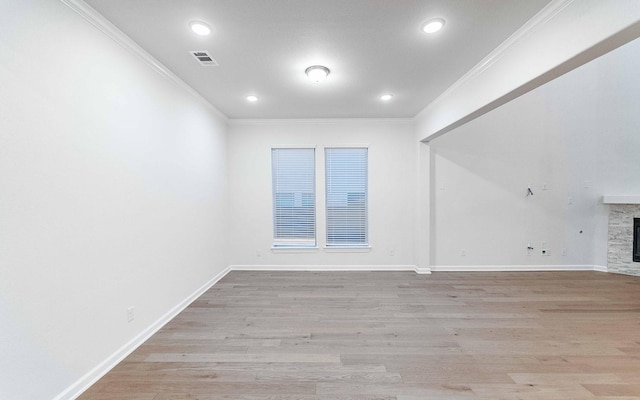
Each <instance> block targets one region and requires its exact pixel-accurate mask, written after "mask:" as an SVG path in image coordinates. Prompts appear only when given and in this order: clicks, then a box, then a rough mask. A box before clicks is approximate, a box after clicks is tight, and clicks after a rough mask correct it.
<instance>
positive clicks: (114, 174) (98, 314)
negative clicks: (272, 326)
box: [0, 0, 228, 400]
mask: <svg viewBox="0 0 640 400" xmlns="http://www.w3.org/2000/svg"><path fill="white" fill-rule="evenodd" d="M0 49H1V51H0V327H1V328H0V354H1V355H2V356H0V398H2V399H12V400H18V399H38V400H41V399H51V398H53V397H55V396H56V395H58V394H59V393H61V392H62V391H63V390H65V388H68V387H70V385H72V384H73V383H74V382H76V381H77V380H78V379H80V378H81V377H82V376H83V375H84V374H86V373H87V372H89V371H90V370H91V369H92V368H94V367H95V366H96V365H98V364H99V363H100V362H102V361H104V360H105V359H107V358H108V357H109V356H111V355H112V354H113V353H114V352H115V351H116V350H117V349H119V348H120V347H121V346H122V345H124V344H125V343H127V342H128V341H129V340H131V339H132V338H134V337H135V336H136V335H138V334H139V333H140V332H143V331H144V330H145V329H146V328H147V327H149V326H150V325H151V324H152V323H154V321H156V320H158V319H159V318H160V317H161V316H163V315H164V314H165V313H167V311H169V310H170V309H171V308H172V307H174V306H176V305H177V304H179V303H180V302H181V301H183V300H184V299H185V298H187V297H188V296H189V295H190V294H191V293H193V292H194V291H195V290H196V289H198V288H200V287H201V286H202V285H203V284H204V283H205V282H207V281H208V280H210V279H211V278H212V277H214V276H215V275H216V274H217V273H219V272H220V271H222V270H223V269H224V268H225V267H226V266H227V265H228V262H227V257H226V246H225V245H226V233H225V226H226V219H225V217H226V209H227V192H226V120H225V119H224V118H221V117H220V116H219V114H218V113H217V112H215V110H213V109H212V108H211V107H210V106H206V105H204V103H202V102H201V101H199V100H197V99H196V98H195V97H194V96H192V95H191V94H189V93H188V92H187V91H185V90H184V89H183V88H181V87H179V85H176V84H175V83H174V82H172V81H170V80H168V79H167V78H166V77H163V76H162V75H160V74H158V73H156V72H154V70H153V69H151V68H150V67H149V65H147V64H146V63H145V62H143V61H142V60H141V59H140V58H139V57H137V56H136V55H134V54H132V53H131V52H129V51H127V50H125V49H124V48H123V47H121V46H120V45H118V44H117V43H116V42H115V41H113V40H112V39H110V38H108V37H107V36H105V35H104V34H103V33H101V32H100V31H99V30H98V29H96V28H95V27H94V26H92V25H91V24H89V23H88V22H87V21H85V20H84V19H83V18H81V17H80V16H79V15H77V14H76V13H74V12H73V11H72V10H71V9H70V8H68V7H66V6H65V5H64V4H63V3H61V2H60V1H51V0H21V1H4V2H0ZM129 306H134V307H135V319H134V321H133V322H131V323H128V322H127V319H126V309H127V307H129Z"/></svg>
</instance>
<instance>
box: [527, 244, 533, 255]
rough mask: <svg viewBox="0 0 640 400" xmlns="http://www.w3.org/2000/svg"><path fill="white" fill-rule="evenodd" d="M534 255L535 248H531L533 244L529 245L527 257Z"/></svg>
mask: <svg viewBox="0 0 640 400" xmlns="http://www.w3.org/2000/svg"><path fill="white" fill-rule="evenodd" d="M532 254H533V246H531V243H527V255H528V256H530V255H532Z"/></svg>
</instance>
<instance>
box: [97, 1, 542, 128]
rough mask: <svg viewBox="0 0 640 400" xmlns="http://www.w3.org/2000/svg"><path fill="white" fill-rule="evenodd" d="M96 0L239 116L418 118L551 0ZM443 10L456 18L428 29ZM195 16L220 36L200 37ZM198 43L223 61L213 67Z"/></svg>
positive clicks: (185, 76)
mask: <svg viewBox="0 0 640 400" xmlns="http://www.w3.org/2000/svg"><path fill="white" fill-rule="evenodd" d="M85 1H86V3H88V4H89V5H91V6H92V7H93V8H95V9H96V10H97V11H98V12H100V13H101V14H102V15H103V16H105V17H106V18H107V19H108V20H109V21H111V22H112V23H113V24H114V25H115V26H117V27H118V28H119V29H120V30H122V31H123V32H124V33H125V34H127V35H128V36H129V37H130V38H132V39H133V40H134V41H135V42H137V43H138V44H139V45H140V46H142V47H143V48H144V49H145V50H146V51H147V52H149V53H150V54H151V55H153V56H154V57H155V58H157V59H158V60H159V61H161V62H162V63H163V64H164V65H165V66H167V67H168V68H169V69H170V70H171V71H173V72H174V73H175V74H176V75H178V76H179V77H180V78H182V80H184V81H185V82H186V83H187V84H189V85H190V86H192V87H193V88H194V89H196V90H197V91H198V92H199V93H200V94H201V95H202V96H204V97H205V98H206V99H207V100H208V101H209V102H211V104H213V105H214V106H215V107H217V108H218V109H219V110H220V111H222V112H223V113H224V114H226V115H227V116H228V117H230V118H401V117H413V116H415V115H416V114H417V113H418V112H419V111H420V110H422V108H424V107H425V106H426V105H427V104H428V103H429V102H431V101H432V100H433V99H435V98H436V97H437V96H438V95H439V94H440V93H442V92H443V91H444V90H445V89H446V88H447V87H449V86H450V85H451V84H452V83H454V82H455V81H456V80H457V79H458V78H460V77H461V76H462V75H463V74H464V73H465V72H467V71H468V70H469V69H470V68H471V67H473V66H474V65H475V64H476V63H478V62H479V61H480V60H481V59H482V58H484V57H485V56H486V55H487V54H488V53H489V52H490V51H491V50H493V49H494V48H495V47H496V46H498V45H499V44H500V43H501V42H503V41H504V40H505V39H506V38H507V37H509V36H510V35H511V34H512V33H513V32H514V31H516V30H517V29H518V28H519V27H520V26H522V25H523V24H524V23H525V22H526V21H527V20H528V19H529V18H531V17H532V16H533V15H534V14H536V13H537V12H538V11H539V10H540V9H541V8H543V7H544V6H545V5H546V4H547V3H548V2H549V0H324V1H317V0H315V1H310V0H85ZM432 17H443V18H445V19H446V21H447V22H446V25H445V27H444V29H443V30H441V31H440V32H438V33H436V34H434V35H427V34H425V33H423V32H422V31H421V25H422V23H423V22H424V21H426V20H428V19H429V18H432ZM192 20H203V21H205V22H207V23H209V24H210V25H211V26H212V27H213V33H212V34H211V35H210V36H208V37H200V36H197V35H195V34H194V33H192V32H191V31H190V29H189V26H188V24H189V22H190V21H192ZM190 50H208V51H209V53H210V54H211V55H212V57H213V58H214V59H215V60H216V61H217V62H218V63H219V64H220V65H219V66H217V67H203V66H201V65H200V64H198V62H197V61H196V60H195V58H193V56H191V55H190V54H189V53H188V52H189V51H190ZM314 64H321V65H325V66H327V67H328V68H330V69H331V74H330V76H329V78H328V79H327V80H326V81H325V82H323V83H321V84H314V83H312V82H310V81H309V80H308V79H307V78H306V76H305V75H304V70H305V68H306V67H308V66H310V65H314ZM386 92H390V93H393V94H394V98H393V99H392V100H391V101H390V102H387V103H385V102H382V101H380V99H379V96H380V95H381V94H383V93H386ZM249 94H255V95H257V96H259V98H260V100H259V101H258V102H256V103H249V102H247V101H246V99H245V97H246V96H247V95H249Z"/></svg>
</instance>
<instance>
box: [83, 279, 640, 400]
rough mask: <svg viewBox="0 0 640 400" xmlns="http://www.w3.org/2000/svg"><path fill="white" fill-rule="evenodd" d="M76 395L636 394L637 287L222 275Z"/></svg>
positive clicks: (183, 399)
mask: <svg viewBox="0 0 640 400" xmlns="http://www.w3.org/2000/svg"><path fill="white" fill-rule="evenodd" d="M80 399H82V400H106V399H109V400H125V399H126V400H132V399H136V400H187V399H189V400H195V399H200V400H213V399H250V400H261V399H270V400H276V399H283V400H284V399H301V400H312V399H314V400H316V399H327V400H328V399H337V400H346V399H354V400H355V399H359V400H364V399H397V400H416V399H452V400H454V399H509V400H512V399H526V400H534V399H535V400H542V399H592V400H593V399H600V400H605V399H607V400H613V399H617V400H631V399H640V278H639V277H630V276H623V275H614V274H605V273H598V272H518V273H504V272H502V273H434V274H432V275H417V274H415V273H413V272H341V273H336V272H232V273H230V274H229V275H227V276H226V277H225V278H224V279H222V280H221V281H220V282H219V283H217V284H216V285H215V286H214V287H213V288H212V289H211V290H209V291H208V292H207V293H205V294H204V295H203V296H202V297H200V298H199V299H198V300H196V301H195V302H194V303H193V304H192V305H191V306H189V307H188V308H187V309H186V310H185V311H183V312H182V313H181V314H180V315H178V316H177V317H176V318H175V319H174V320H172V321H171V322H170V323H169V324H167V325H166V326H165V327H164V328H163V329H162V330H161V331H159V332H158V333H157V334H155V335H154V336H153V337H152V338H151V339H149V340H148V341H147V342H146V343H145V344H144V345H142V346H141V347H140V348H139V349H138V350H136V351H135V352H134V353H132V354H131V355H130V356H129V357H128V358H126V359H125V360H124V361H123V362H122V363H121V364H120V365H118V366H117V367H116V368H115V369H113V370H112V371H111V372H110V373H108V374H107V375H106V376H105V377H104V378H103V379H101V380H100V381H99V382H97V383H96V384H95V385H94V386H93V387H92V388H90V389H89V390H88V391H87V392H86V393H85V394H84V395H83V396H81V397H80Z"/></svg>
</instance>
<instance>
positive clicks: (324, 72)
mask: <svg viewBox="0 0 640 400" xmlns="http://www.w3.org/2000/svg"><path fill="white" fill-rule="evenodd" d="M304 73H305V74H307V76H308V77H309V79H311V80H312V81H314V82H315V83H319V82H322V81H323V80H325V79H327V76H329V74H330V73H331V71H330V70H329V68H327V67H324V66H322V65H312V66H310V67H309V68H307V69H305V70H304Z"/></svg>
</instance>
